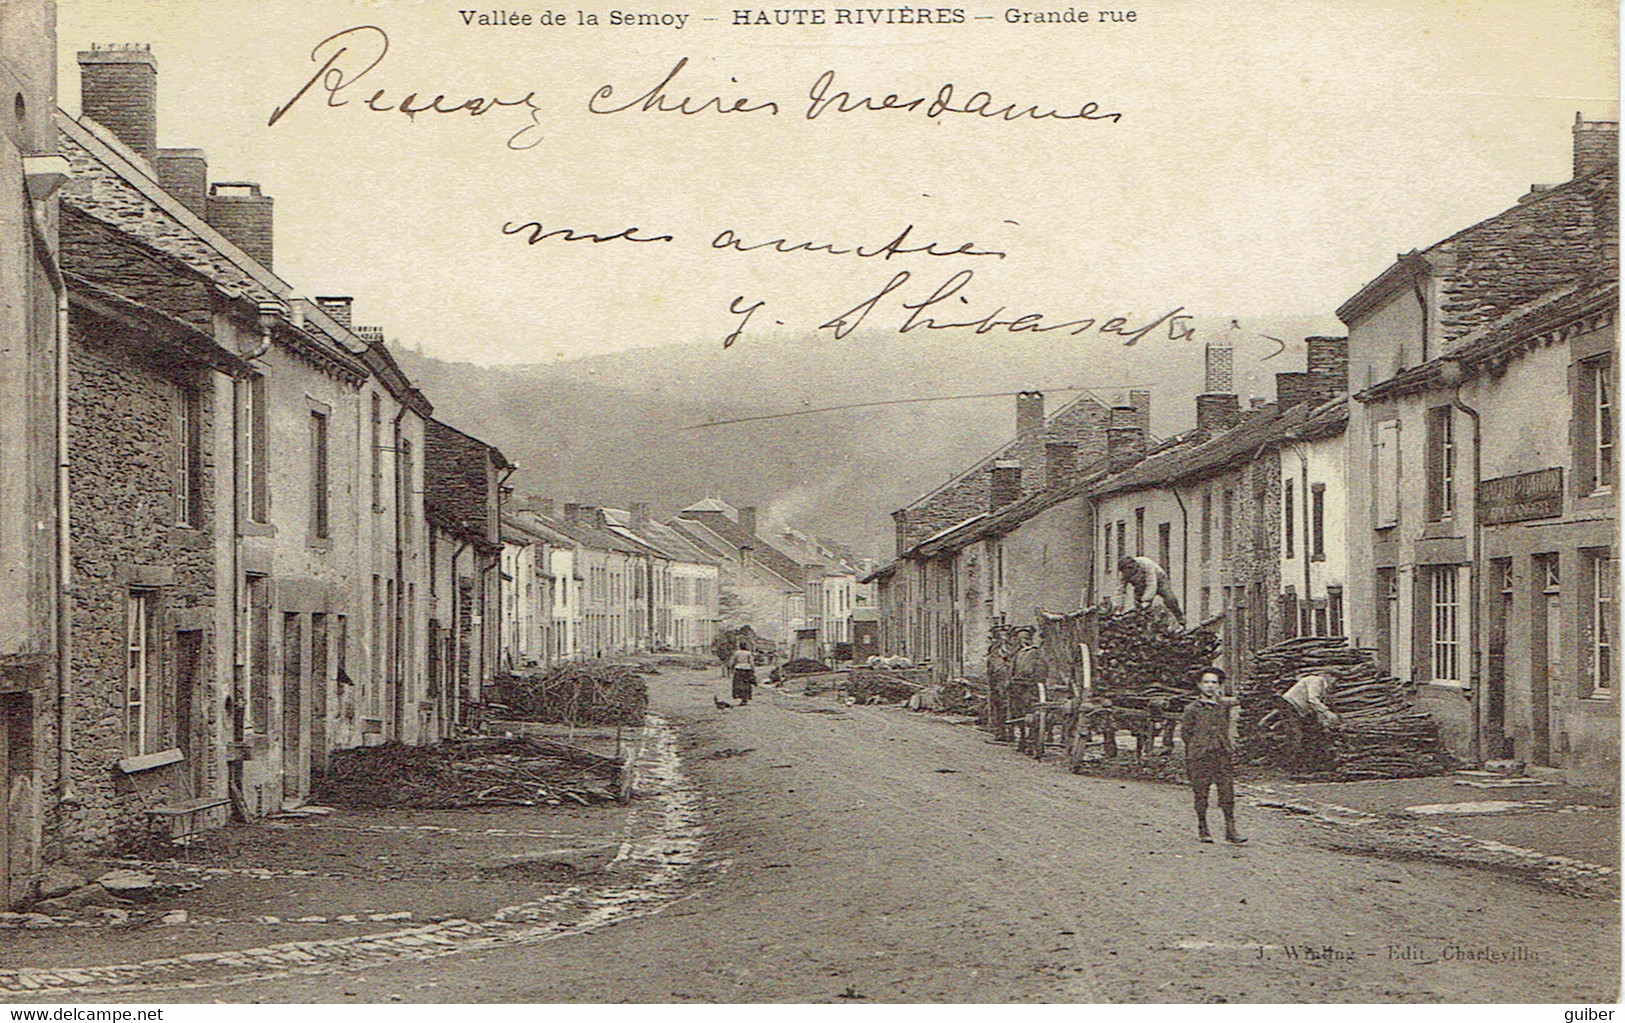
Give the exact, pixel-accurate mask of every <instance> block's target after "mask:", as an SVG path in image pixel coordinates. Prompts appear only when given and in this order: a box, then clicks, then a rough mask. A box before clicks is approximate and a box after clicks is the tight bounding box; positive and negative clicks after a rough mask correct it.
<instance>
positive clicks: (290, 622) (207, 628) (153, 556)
mask: <svg viewBox="0 0 1625 1023" xmlns="http://www.w3.org/2000/svg"><path fill="white" fill-rule="evenodd" d="M3 11H4V13H3V16H4V18H5V22H4V24H3V25H0V38H3V39H4V40H5V49H4V51H3V59H4V64H3V69H4V72H5V77H6V80H7V81H8V83H10V84H11V85H13V86H14V87H15V92H16V98H15V102H14V103H13V104H11V105H10V106H11V114H10V117H9V119H8V126H7V130H6V132H5V137H6V145H7V148H8V151H7V152H6V153H5V154H3V156H4V158H3V159H0V163H3V164H4V167H5V170H4V174H5V178H4V180H3V182H0V186H3V187H4V188H5V189H6V190H7V194H8V195H9V196H11V197H12V198H13V199H14V200H16V201H14V202H12V203H9V204H5V205H6V208H7V210H8V213H7V215H6V216H7V218H8V219H6V220H5V221H4V222H0V235H3V238H4V240H5V245H6V247H7V255H6V257H5V259H4V260H3V264H4V267H3V270H0V274H3V275H4V276H3V277H0V308H3V309H4V310H5V313H4V315H5V316H6V317H7V320H8V322H7V323H6V331H7V333H6V336H7V337H8V338H12V339H16V341H17V343H11V344H8V345H6V346H4V348H3V349H0V381H3V383H0V388H3V389H4V393H3V395H0V410H3V412H4V415H3V425H0V437H3V441H0V494H3V495H4V496H3V497H0V524H3V525H0V566H3V570H4V572H5V574H6V578H5V582H6V585H5V586H4V587H0V694H3V696H0V699H3V701H4V704H5V708H4V709H5V717H4V720H5V722H6V727H5V728H4V729H3V730H0V731H3V732H4V736H5V737H4V739H3V740H0V765H3V768H4V772H5V774H4V781H5V788H4V791H5V793H6V798H7V803H6V807H5V814H4V834H3V839H4V840H3V842H0V848H3V849H4V850H5V855H4V857H3V858H0V882H3V889H4V893H5V901H6V902H7V903H8V904H11V903H15V902H17V901H19V900H22V899H25V898H27V897H28V895H29V894H30V892H31V887H32V884H33V883H34V878H35V877H36V876H37V873H38V870H39V865H40V863H41V862H42V861H43V860H49V859H55V858H58V857H62V856H68V855H73V854H75V853H78V852H83V851H88V850H92V849H99V848H104V847H106V846H108V845H110V844H113V843H115V842H117V841H119V840H120V839H121V838H123V837H125V836H128V835H131V834H138V833H140V832H141V831H142V830H143V829H145V828H147V827H149V826H151V825H152V823H153V822H154V821H155V820H158V821H163V820H167V821H169V822H170V823H171V824H172V825H173V826H174V827H176V828H180V829H183V830H190V829H192V828H196V827H202V826H206V825H208V824H210V823H218V822H220V821H222V820H224V818H225V816H226V814H227V813H228V812H230V810H231V808H232V807H233V806H235V807H236V809H237V811H238V812H239V813H241V814H243V815H246V816H249V817H254V816H260V815H263V814H266V813H270V812H273V811H276V810H279V809H281V808H282V807H283V806H285V805H288V804H290V803H297V802H299V801H301V800H303V799H305V798H306V797H307V796H308V794H309V792H310V786H311V778H312V775H313V773H315V772H319V771H320V770H321V769H322V767H323V765H324V763H325V761H326V758H327V756H328V754H329V752H330V751H331V750H334V749H339V748H344V747H349V746H357V745H362V744H371V743H378V742H384V741H391V740H393V741H401V742H408V743H424V742H433V741H436V740H437V739H439V738H441V737H443V736H445V735H447V734H449V732H450V731H451V730H452V729H453V728H454V727H456V725H457V724H458V722H459V721H460V720H461V719H462V718H463V716H464V708H465V707H466V706H467V704H469V703H470V702H472V701H477V700H479V699H480V692H481V688H482V686H483V684H484V683H485V682H486V681H488V680H489V679H490V678H491V675H492V673H493V671H494V670H495V669H496V667H497V660H498V635H497V632H496V630H495V629H488V628H486V627H485V625H484V623H485V622H486V621H487V620H490V621H492V622H495V621H496V619H495V617H491V616H494V614H495V612H496V610H497V608H498V601H499V595H500V592H501V590H500V577H499V573H498V568H499V556H500V553H501V551H502V544H501V533H500V510H501V505H502V496H503V481H504V479H505V477H506V475H507V474H508V473H510V472H511V471H512V470H513V466H512V465H510V464H509V463H508V462H507V460H506V459H505V458H504V457H503V455H502V453H501V452H500V451H499V450H498V449H497V448H495V447H494V446H492V445H490V444H487V443H485V442H483V441H481V440H479V439H477V438H474V437H470V436H468V435H466V434H464V433H462V432H460V431H458V430H456V429H454V428H452V427H450V426H448V425H446V424H445V423H442V422H440V421H438V420H437V419H436V418H435V417H434V409H433V407H432V405H431V404H430V402H429V401H428V400H427V399H426V398H425V397H424V395H423V394H422V393H421V392H420V391H418V389H417V388H416V387H414V386H413V385H412V383H411V381H410V380H408V379H407V378H406V376H405V375H404V374H403V373H402V371H401V369H400V367H399V366H398V365H397V364H396V362H395V360H394V359H393V358H392V357H391V356H390V353H389V350H388V348H387V347H386V346H385V344H384V339H383V336H382V333H381V332H380V331H378V330H376V329H372V328H368V327H364V326H359V325H355V324H353V323H352V322H351V300H350V299H349V298H346V297H316V298H305V297H302V296H300V295H298V294H296V293H295V291H294V289H293V288H292V286H290V285H289V284H288V283H287V282H286V281H285V280H284V279H283V278H282V277H280V276H278V274H277V273H276V271H275V270H274V269H273V267H274V252H273V237H274V223H273V209H274V205H273V200H272V199H271V198H270V197H269V196H266V195H264V194H263V193H262V192H261V190H260V188H259V186H258V185H257V184H254V183H244V182H221V181H210V180H209V176H208V166H207V160H206V157H205V155H204V154H203V153H202V152H201V151H199V150H196V149H170V148H160V147H159V146H158V144H157V142H158V125H157V117H156V111H157V61H156V59H155V58H154V56H153V54H152V53H151V52H150V50H148V49H146V48H141V47H113V48H108V49H99V48H98V49H92V50H89V51H85V52H82V53H79V54H78V61H79V65H80V71H81V78H82V83H83V88H82V109H83V113H82V115H81V116H80V117H78V118H74V117H70V116H68V115H66V114H65V113H63V112H62V111H60V110H57V109H56V107H55V102H54V100H55V82H54V67H55V51H54V39H53V38H52V26H51V23H50V18H49V12H50V6H49V5H48V4H44V3H39V4H8V5H6V6H5V7H4V9H3ZM18 210H21V211H24V214H25V215H23V216H18V215H17V214H16V211H18Z"/></svg>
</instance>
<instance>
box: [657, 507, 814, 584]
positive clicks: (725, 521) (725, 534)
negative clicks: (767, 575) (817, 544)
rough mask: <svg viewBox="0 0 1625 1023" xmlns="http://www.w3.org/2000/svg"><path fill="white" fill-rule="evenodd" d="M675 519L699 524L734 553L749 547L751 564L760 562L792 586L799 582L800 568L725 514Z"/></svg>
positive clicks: (684, 516)
mask: <svg viewBox="0 0 1625 1023" xmlns="http://www.w3.org/2000/svg"><path fill="white" fill-rule="evenodd" d="M678 518H679V519H682V520H688V521H698V522H701V523H703V524H704V525H705V527H706V528H707V529H709V530H711V532H713V533H715V534H717V536H719V537H721V538H722V539H724V540H726V541H728V543H729V544H730V545H732V546H733V547H734V549H735V550H739V549H742V548H745V547H749V548H750V553H751V560H752V561H757V562H761V563H762V564H763V565H765V566H767V567H768V568H769V569H770V570H772V571H773V573H774V574H776V575H779V576H782V577H783V578H785V579H787V580H789V581H790V582H792V583H797V584H800V583H801V582H802V566H801V565H799V564H797V563H796V560H795V559H794V558H792V557H790V556H789V555H788V554H785V553H784V552H783V551H781V550H779V549H778V548H777V547H775V546H773V544H772V543H770V542H769V541H767V540H764V539H763V538H762V537H761V536H760V535H759V534H756V533H752V532H751V531H750V530H748V529H746V528H745V527H744V526H741V525H740V524H739V523H737V522H735V521H734V520H733V519H730V518H728V517H727V516H726V515H724V514H721V513H720V512H716V511H715V510H707V511H705V512H699V513H696V514H695V515H694V516H690V515H689V514H688V513H687V512H682V513H680V514H679V515H678Z"/></svg>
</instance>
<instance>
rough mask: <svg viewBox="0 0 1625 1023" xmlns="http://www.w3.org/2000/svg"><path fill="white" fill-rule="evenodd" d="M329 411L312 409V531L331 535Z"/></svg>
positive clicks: (316, 534) (322, 536)
mask: <svg viewBox="0 0 1625 1023" xmlns="http://www.w3.org/2000/svg"><path fill="white" fill-rule="evenodd" d="M327 471H328V470H327V413H325V412H320V411H317V410H316V409H311V410H310V532H311V535H312V536H313V537H315V538H316V539H318V540H325V539H327V538H328V536H329V522H328V485H327Z"/></svg>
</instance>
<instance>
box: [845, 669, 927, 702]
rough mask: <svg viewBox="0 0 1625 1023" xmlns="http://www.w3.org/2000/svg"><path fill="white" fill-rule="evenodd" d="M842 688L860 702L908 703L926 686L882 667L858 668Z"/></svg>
mask: <svg viewBox="0 0 1625 1023" xmlns="http://www.w3.org/2000/svg"><path fill="white" fill-rule="evenodd" d="M842 688H843V689H845V690H846V692H847V695H848V696H851V697H854V698H855V699H856V700H857V701H858V702H859V703H907V702H908V700H909V697H911V696H913V695H914V694H915V693H918V692H922V691H924V690H925V688H926V686H925V685H924V684H923V683H920V682H913V681H910V680H909V679H906V678H903V677H902V676H901V675H900V674H899V673H896V672H888V671H886V670H884V669H881V668H857V669H853V671H852V677H851V678H850V679H848V680H847V682H846V685H844V686H843V687H842Z"/></svg>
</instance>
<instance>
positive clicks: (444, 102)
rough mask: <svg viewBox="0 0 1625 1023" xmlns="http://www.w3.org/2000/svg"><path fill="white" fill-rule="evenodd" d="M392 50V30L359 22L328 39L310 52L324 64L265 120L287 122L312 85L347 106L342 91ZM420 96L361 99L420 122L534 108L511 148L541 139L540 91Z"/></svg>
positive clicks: (368, 105)
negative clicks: (425, 117) (423, 117)
mask: <svg viewBox="0 0 1625 1023" xmlns="http://www.w3.org/2000/svg"><path fill="white" fill-rule="evenodd" d="M387 53H389V33H387V32H385V31H384V30H383V29H381V28H379V27H378V26H377V25H357V26H355V27H353V28H347V29H344V30H343V31H341V32H335V33H333V34H332V35H330V36H328V37H327V38H326V39H323V40H322V41H321V42H319V43H317V44H316V46H315V47H314V48H313V49H312V50H311V51H310V59H311V61H312V62H313V63H315V64H317V65H319V66H318V67H317V69H316V73H315V74H313V75H311V76H310V78H309V80H308V81H306V82H305V84H304V85H302V86H300V87H299V91H298V92H296V93H294V94H293V98H292V99H290V100H288V102H286V103H284V104H282V105H281V106H279V107H277V108H276V109H274V110H272V111H271V119H270V120H269V121H268V122H266V126H267V127H270V126H271V125H274V124H276V123H277V122H278V121H280V120H282V117H283V115H285V114H286V113H287V112H288V111H289V110H292V109H293V108H294V105H295V104H297V103H298V102H299V101H300V100H301V99H303V98H304V97H305V94H306V93H308V92H309V91H310V90H311V87H312V86H319V87H320V88H321V90H322V91H323V92H325V93H327V105H328V106H330V107H342V106H348V105H349V103H350V101H349V99H347V98H340V97H341V94H343V93H347V92H349V91H350V90H351V89H353V88H354V87H355V85H356V83H358V82H360V81H361V79H362V78H364V77H366V76H367V74H368V73H369V72H370V71H372V70H373V69H374V68H376V67H377V66H378V65H379V64H381V63H383V60H384V56H385V55H386V54H387ZM369 58H370V59H369ZM420 95H421V94H420V93H419V92H417V91H413V92H409V93H407V94H406V95H405V96H403V97H402V98H401V99H400V100H398V101H397V100H394V99H390V98H387V93H386V90H384V89H378V90H377V91H375V92H374V93H373V94H372V95H371V96H369V97H367V98H366V99H365V100H362V101H361V103H362V106H363V107H364V108H365V109H367V110H370V111H372V112H373V113H379V114H384V113H399V114H405V115H406V117H407V118H408V119H409V120H416V119H417V115H419V114H457V113H466V114H468V115H469V116H470V117H479V116H480V115H481V114H487V113H490V112H491V111H492V110H496V109H498V108H502V107H524V108H525V109H527V110H529V111H530V121H531V123H530V124H528V125H526V126H525V127H523V128H521V129H520V130H518V131H517V132H515V133H514V134H513V135H511V136H509V138H508V148H510V149H530V148H532V147H533V146H535V145H537V144H538V143H540V142H541V141H542V139H541V134H540V132H539V130H538V129H539V128H540V125H541V121H540V115H541V108H540V107H538V106H537V105H536V92H535V90H532V91H530V92H528V93H526V94H525V95H524V96H522V97H520V98H519V99H502V98H500V97H497V96H475V97H471V98H469V99H464V100H460V101H459V100H448V99H446V96H445V94H444V93H439V94H437V95H436V96H435V97H434V98H433V99H431V100H428V101H427V102H424V101H422V100H421V99H420ZM448 104H450V105H448Z"/></svg>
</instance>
